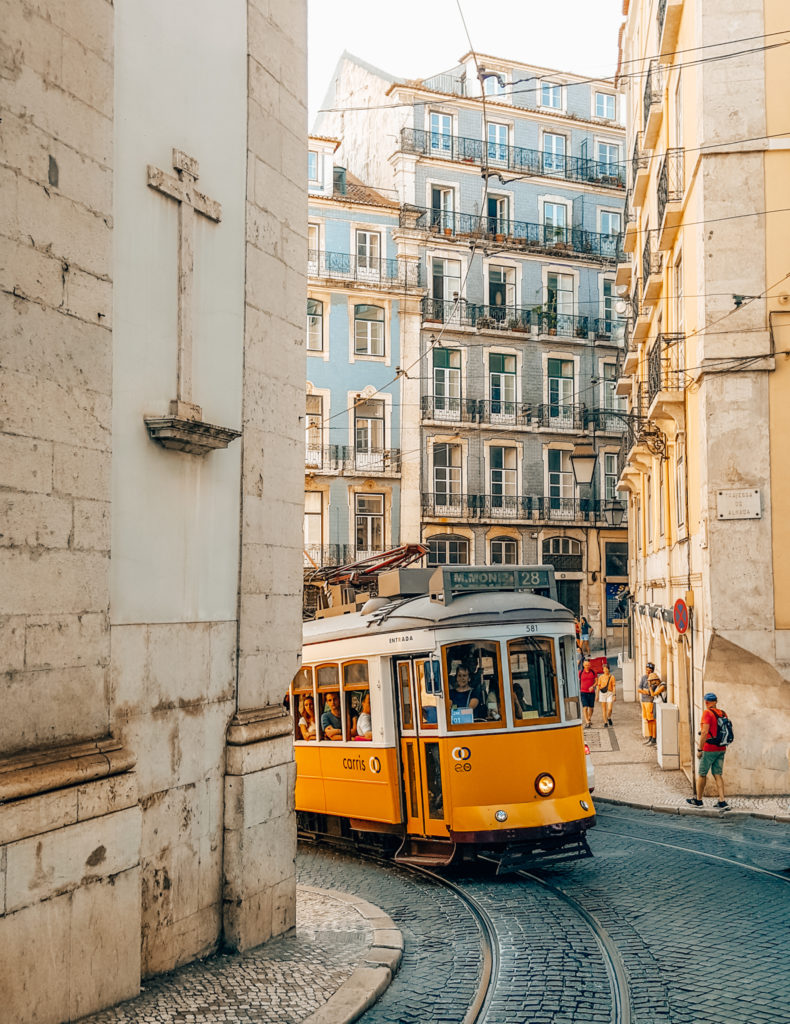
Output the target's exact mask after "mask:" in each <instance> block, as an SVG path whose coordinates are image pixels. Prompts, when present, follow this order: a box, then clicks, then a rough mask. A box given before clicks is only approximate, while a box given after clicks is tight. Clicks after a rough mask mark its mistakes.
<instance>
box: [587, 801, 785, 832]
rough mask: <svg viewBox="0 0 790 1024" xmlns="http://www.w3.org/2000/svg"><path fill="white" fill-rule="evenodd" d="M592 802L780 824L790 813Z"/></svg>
mask: <svg viewBox="0 0 790 1024" xmlns="http://www.w3.org/2000/svg"><path fill="white" fill-rule="evenodd" d="M593 802H594V803H599V804H612V805H613V806H615V807H635V808H636V809H637V810H640V811H655V812H657V813H658V814H678V815H682V816H685V815H697V816H698V817H702V818H724V817H727V818H730V819H731V818H762V819H763V820H764V821H775V822H777V823H778V824H780V825H788V824H790V814H766V813H763V812H762V811H747V810H743V809H741V808H739V807H732V808H730V809H729V810H727V811H719V810H716V808H715V807H692V806H691V805H689V806H688V807H672V806H671V805H667V804H644V803H639V802H638V801H636V800H615V799H614V797H605V796H600V797H593Z"/></svg>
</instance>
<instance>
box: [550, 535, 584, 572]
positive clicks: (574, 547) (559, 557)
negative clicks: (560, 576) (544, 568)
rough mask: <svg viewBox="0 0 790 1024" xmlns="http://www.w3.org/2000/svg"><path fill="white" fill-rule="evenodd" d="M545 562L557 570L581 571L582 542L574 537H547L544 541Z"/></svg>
mask: <svg viewBox="0 0 790 1024" xmlns="http://www.w3.org/2000/svg"><path fill="white" fill-rule="evenodd" d="M543 562H544V563H545V564H548V565H553V566H554V568H555V569H557V570H563V571H565V572H581V570H582V568H583V565H582V546H581V543H580V542H579V541H578V540H574V539H573V537H547V538H546V539H545V540H544V541H543Z"/></svg>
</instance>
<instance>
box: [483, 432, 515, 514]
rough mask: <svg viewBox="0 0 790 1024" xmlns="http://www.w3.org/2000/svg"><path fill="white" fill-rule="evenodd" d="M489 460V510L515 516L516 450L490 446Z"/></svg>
mask: <svg viewBox="0 0 790 1024" xmlns="http://www.w3.org/2000/svg"><path fill="white" fill-rule="evenodd" d="M489 458H490V462H491V469H490V472H491V508H492V510H493V509H499V510H500V511H503V512H506V513H507V514H509V515H515V514H516V512H517V511H518V508H517V500H516V496H517V493H518V481H517V454H516V449H515V448H506V447H503V446H500V445H492V446H491V448H489Z"/></svg>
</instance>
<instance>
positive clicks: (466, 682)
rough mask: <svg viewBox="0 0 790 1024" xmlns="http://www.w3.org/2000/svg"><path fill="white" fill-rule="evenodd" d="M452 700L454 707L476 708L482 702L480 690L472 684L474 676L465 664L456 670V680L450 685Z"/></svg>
mask: <svg viewBox="0 0 790 1024" xmlns="http://www.w3.org/2000/svg"><path fill="white" fill-rule="evenodd" d="M450 702H451V704H452V707H454V708H473V709H474V708H476V707H477V706H478V704H479V703H480V691H479V690H478V689H477V687H473V686H472V677H471V674H470V672H469V669H468V668H467V667H466V666H465V665H459V666H458V668H457V669H456V670H455V681H454V683H453V685H452V686H451V687H450Z"/></svg>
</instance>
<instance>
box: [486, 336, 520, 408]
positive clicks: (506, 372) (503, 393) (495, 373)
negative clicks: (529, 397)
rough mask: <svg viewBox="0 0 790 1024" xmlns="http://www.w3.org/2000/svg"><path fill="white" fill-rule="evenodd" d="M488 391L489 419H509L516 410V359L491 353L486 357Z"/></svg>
mask: <svg viewBox="0 0 790 1024" xmlns="http://www.w3.org/2000/svg"><path fill="white" fill-rule="evenodd" d="M488 390H489V393H490V395H491V418H492V420H493V419H494V417H497V418H498V417H509V418H511V419H512V417H513V415H514V413H515V411H516V409H515V403H516V357H515V356H506V355H500V354H499V353H498V352H492V353H491V354H490V355H489V357H488Z"/></svg>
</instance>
